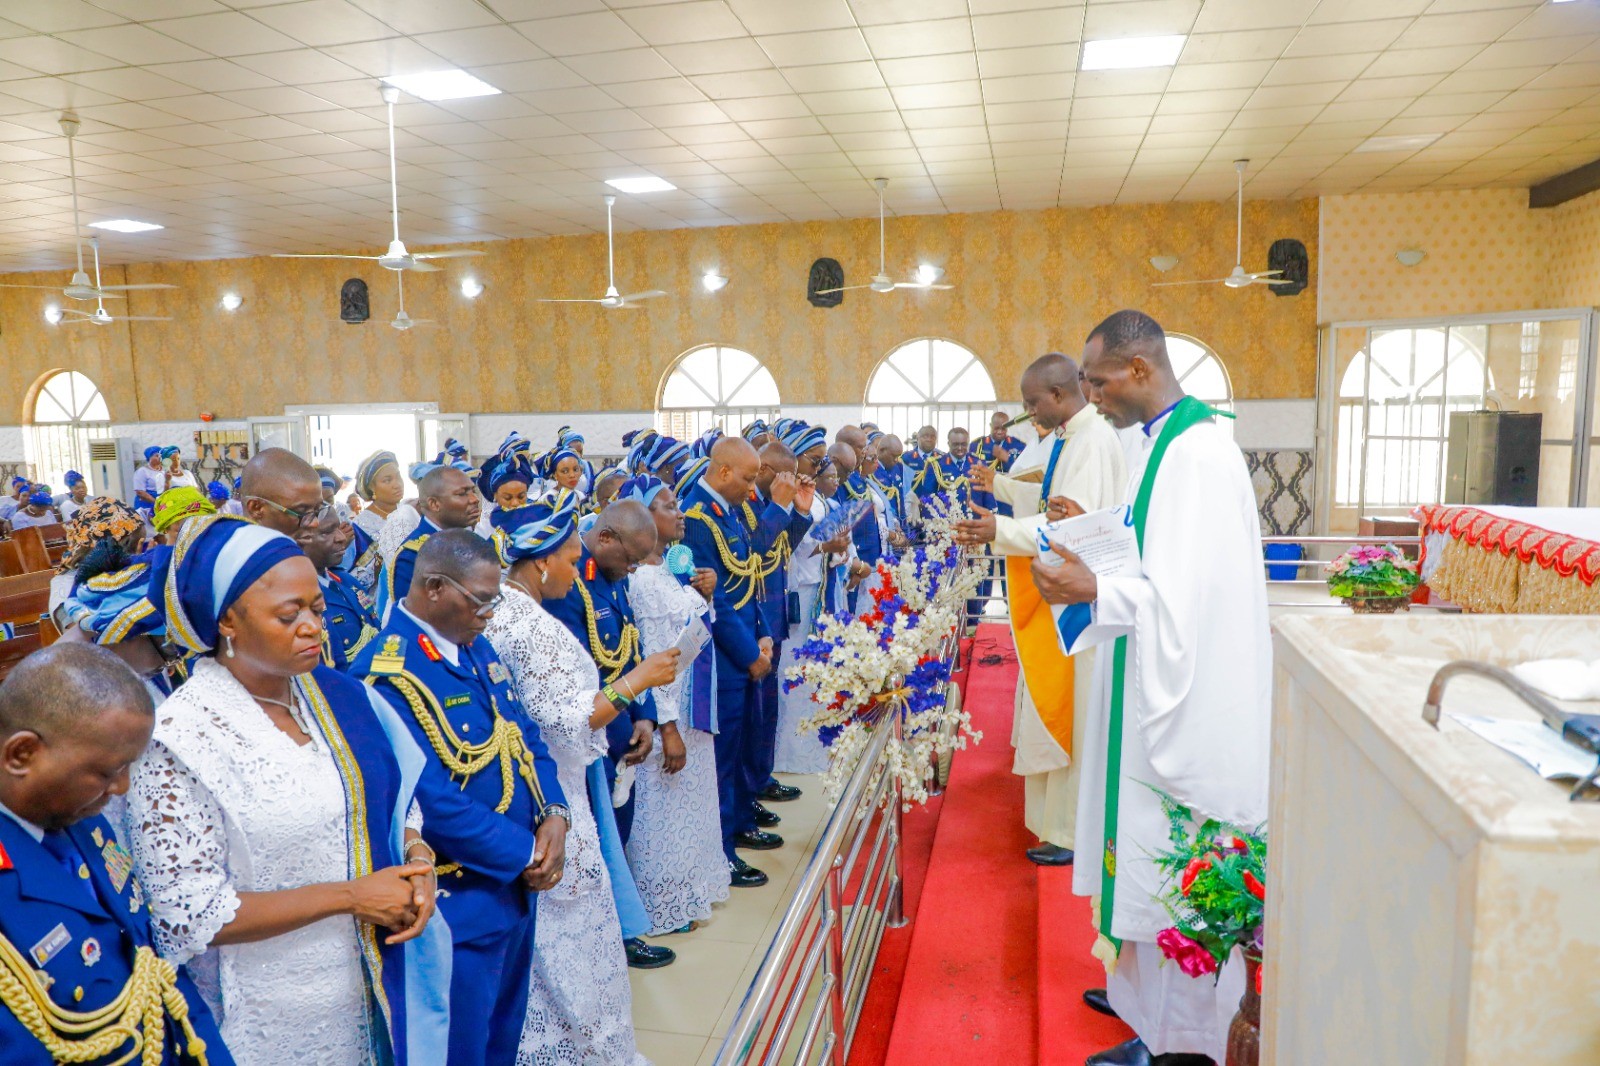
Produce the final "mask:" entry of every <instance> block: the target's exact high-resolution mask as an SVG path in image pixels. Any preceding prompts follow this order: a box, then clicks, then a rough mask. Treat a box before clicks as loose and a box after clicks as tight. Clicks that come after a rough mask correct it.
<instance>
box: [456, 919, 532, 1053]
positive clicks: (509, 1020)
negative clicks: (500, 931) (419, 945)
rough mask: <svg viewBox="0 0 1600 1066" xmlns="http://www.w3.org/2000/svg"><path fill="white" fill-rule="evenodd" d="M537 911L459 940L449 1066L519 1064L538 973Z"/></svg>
mask: <svg viewBox="0 0 1600 1066" xmlns="http://www.w3.org/2000/svg"><path fill="white" fill-rule="evenodd" d="M535 915H536V911H535V909H534V908H533V907H530V908H529V911H528V916H527V917H526V918H524V919H523V920H522V921H520V922H518V923H517V924H516V925H515V926H513V927H512V928H511V929H509V930H507V931H506V933H505V934H504V935H501V936H484V937H479V938H478V939H477V940H474V941H472V942H471V943H469V944H457V945H456V946H455V953H454V958H453V960H452V966H451V972H450V1062H449V1066H514V1064H515V1063H516V1061H517V1044H518V1042H519V1041H520V1040H521V1038H522V1023H523V1020H524V1019H525V1018H526V1016H527V1013H528V982H529V980H530V979H531V977H532V976H533V931H534V919H535Z"/></svg>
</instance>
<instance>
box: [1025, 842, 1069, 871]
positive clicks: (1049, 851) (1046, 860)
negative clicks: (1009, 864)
mask: <svg viewBox="0 0 1600 1066" xmlns="http://www.w3.org/2000/svg"><path fill="white" fill-rule="evenodd" d="M1028 861H1029V862H1032V863H1034V864H1036V865H1038V866H1071V865H1072V849H1071V848H1063V847H1058V846H1056V845H1055V844H1040V845H1038V846H1037V847H1032V848H1029V849H1028Z"/></svg>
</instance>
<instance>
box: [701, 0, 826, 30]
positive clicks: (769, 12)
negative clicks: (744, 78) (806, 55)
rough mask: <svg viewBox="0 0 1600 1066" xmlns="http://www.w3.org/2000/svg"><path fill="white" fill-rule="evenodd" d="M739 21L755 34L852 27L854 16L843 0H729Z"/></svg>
mask: <svg viewBox="0 0 1600 1066" xmlns="http://www.w3.org/2000/svg"><path fill="white" fill-rule="evenodd" d="M728 3H729V6H731V7H732V8H733V12H734V14H735V15H737V16H738V17H739V21H740V22H742V23H743V24H744V28H745V29H746V30H747V31H749V32H750V33H753V34H757V35H764V34H782V33H797V32H805V31H811V30H828V29H837V28H853V27H854V26H855V24H856V20H855V16H854V15H853V14H852V13H851V11H850V5H849V4H847V3H846V2H845V0H807V2H806V3H804V4H787V3H773V2H772V0H728Z"/></svg>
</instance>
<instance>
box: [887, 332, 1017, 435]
mask: <svg viewBox="0 0 1600 1066" xmlns="http://www.w3.org/2000/svg"><path fill="white" fill-rule="evenodd" d="M994 406H995V392H994V381H993V379H992V378H990V377H989V371H988V370H986V369H985V368H984V365H983V363H981V362H979V360H978V357H977V356H976V355H974V354H973V353H972V352H970V351H968V350H967V349H966V348H963V347H962V346H961V345H959V344H957V343H955V342H954V341H947V340H939V339H938V338H931V337H930V338H923V339H921V340H914V341H909V342H907V343H905V344H902V345H901V346H900V347H898V348H896V349H895V350H894V351H892V352H890V353H889V354H888V355H887V356H886V357H885V358H884V360H883V362H881V363H879V364H878V367H877V369H876V370H874V371H873V372H872V377H871V378H870V379H869V380H868V381H867V402H866V405H865V414H864V415H863V417H864V418H865V420H866V421H868V422H873V423H876V424H877V426H878V428H879V429H882V430H883V431H884V432H885V433H893V434H895V435H896V436H897V437H899V438H900V439H901V440H902V441H904V442H905V445H906V447H907V448H909V447H911V439H912V437H913V436H915V435H916V432H917V430H918V429H921V428H922V427H923V426H933V427H935V428H936V429H938V431H939V447H940V448H943V447H944V446H945V439H946V434H948V433H949V432H950V430H951V428H952V427H954V426H960V427H961V428H962V429H965V430H966V431H967V432H968V433H970V434H972V438H973V439H974V440H976V439H977V438H979V437H981V436H983V434H984V433H985V432H987V431H988V428H989V415H990V414H991V413H993V411H994Z"/></svg>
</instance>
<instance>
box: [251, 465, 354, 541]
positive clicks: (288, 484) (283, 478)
mask: <svg viewBox="0 0 1600 1066" xmlns="http://www.w3.org/2000/svg"><path fill="white" fill-rule="evenodd" d="M239 496H240V499H241V501H242V502H243V504H244V516H245V517H246V518H248V519H250V521H252V522H254V523H255V524H256V525H258V526H265V527H266V528H268V529H271V530H274V531H276V532H278V533H282V534H283V535H284V536H286V537H293V536H295V535H296V534H298V533H299V532H300V530H301V529H302V528H314V527H316V526H317V525H318V524H319V523H320V522H321V521H322V520H323V518H325V517H326V516H327V515H328V514H329V513H331V511H332V508H331V507H329V506H328V505H327V504H326V503H324V502H323V499H322V482H321V481H320V480H318V478H317V472H316V470H314V469H313V468H312V466H311V464H310V463H308V462H306V461H305V460H304V459H302V458H300V457H299V456H298V455H296V454H295V453H294V452H291V451H288V450H286V449H283V448H264V449H262V450H261V451H259V452H257V453H256V454H255V455H254V456H252V457H251V459H250V461H249V462H248V463H246V464H244V472H243V473H242V474H241V475H240V480H239Z"/></svg>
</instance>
